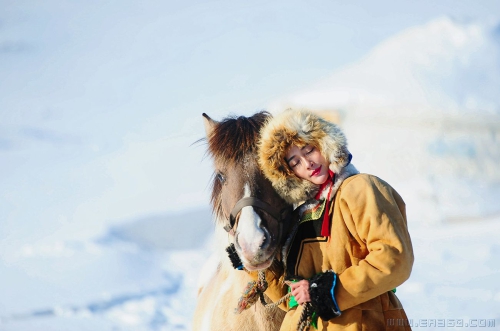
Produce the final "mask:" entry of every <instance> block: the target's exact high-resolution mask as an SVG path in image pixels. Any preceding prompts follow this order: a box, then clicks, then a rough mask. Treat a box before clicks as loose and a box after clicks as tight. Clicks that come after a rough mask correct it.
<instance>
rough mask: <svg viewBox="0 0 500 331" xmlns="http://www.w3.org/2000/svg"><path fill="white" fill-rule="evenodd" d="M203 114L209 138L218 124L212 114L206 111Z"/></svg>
mask: <svg viewBox="0 0 500 331" xmlns="http://www.w3.org/2000/svg"><path fill="white" fill-rule="evenodd" d="M202 115H203V123H204V124H205V134H206V135H207V138H209V137H210V135H211V134H212V131H213V130H214V128H215V126H216V125H217V121H214V120H213V119H211V118H210V116H208V115H207V114H205V113H203V114H202Z"/></svg>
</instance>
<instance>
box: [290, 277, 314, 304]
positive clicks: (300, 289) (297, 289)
mask: <svg viewBox="0 0 500 331" xmlns="http://www.w3.org/2000/svg"><path fill="white" fill-rule="evenodd" d="M290 288H291V289H292V295H293V296H294V297H295V300H296V301H297V303H298V304H299V305H303V304H304V303H306V302H311V297H310V295H309V281H307V280H301V281H298V282H296V283H291V284H290Z"/></svg>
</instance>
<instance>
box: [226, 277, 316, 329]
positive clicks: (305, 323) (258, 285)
mask: <svg viewBox="0 0 500 331" xmlns="http://www.w3.org/2000/svg"><path fill="white" fill-rule="evenodd" d="M267 286H268V283H267V280H266V274H265V273H264V271H262V270H259V273H258V278H257V281H251V282H249V283H248V284H247V286H246V287H245V289H244V290H243V294H242V295H241V297H240V299H239V300H238V306H237V307H236V308H235V313H237V314H240V313H241V312H243V311H244V310H246V309H248V308H250V307H251V306H253V305H254V304H255V303H256V302H257V300H258V299H259V298H260V302H261V303H262V305H263V306H264V308H265V309H274V308H277V307H278V306H279V305H281V304H282V303H283V302H285V301H286V300H288V299H289V298H290V297H291V296H292V293H291V292H288V293H287V294H286V295H284V296H282V297H281V298H280V299H279V300H278V301H276V302H272V303H267V302H266V299H265V298H264V292H265V291H266V290H267ZM312 314H313V308H312V305H311V303H310V302H306V303H305V304H304V308H303V310H302V313H301V315H300V319H299V322H298V325H297V331H304V330H305V329H306V328H308V327H309V326H311V322H312Z"/></svg>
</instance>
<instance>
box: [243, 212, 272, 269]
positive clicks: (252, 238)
mask: <svg viewBox="0 0 500 331" xmlns="http://www.w3.org/2000/svg"><path fill="white" fill-rule="evenodd" d="M247 208H248V209H247ZM245 209H246V210H245ZM262 223H263V222H262V220H261V219H260V217H259V216H258V215H257V213H255V211H254V210H253V208H252V207H245V208H243V209H242V211H241V214H240V219H239V222H238V228H237V231H236V236H235V246H236V249H237V250H238V251H240V254H242V255H243V257H244V258H245V259H246V260H248V261H255V262H258V261H259V260H260V257H261V256H262V255H265V254H264V252H265V251H266V249H267V248H268V247H269V246H270V244H271V236H270V234H269V231H268V230H267V228H265V227H264V226H262Z"/></svg>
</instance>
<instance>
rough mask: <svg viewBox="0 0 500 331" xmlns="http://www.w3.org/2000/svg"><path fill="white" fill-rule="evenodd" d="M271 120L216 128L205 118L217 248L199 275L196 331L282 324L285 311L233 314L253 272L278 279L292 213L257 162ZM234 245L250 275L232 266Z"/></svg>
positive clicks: (262, 116)
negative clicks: (264, 129)
mask: <svg viewBox="0 0 500 331" xmlns="http://www.w3.org/2000/svg"><path fill="white" fill-rule="evenodd" d="M269 116H271V115H270V114H269V113H267V112H264V111H262V112H258V113H256V114H254V115H253V116H251V117H244V116H239V117H227V118H225V119H223V120H222V121H220V122H218V121H215V120H213V119H211V118H210V117H209V116H208V115H207V114H205V113H203V118H204V124H205V132H206V141H207V143H208V154H209V155H210V156H211V157H212V159H213V162H214V168H215V171H214V175H213V178H212V193H211V205H212V211H213V214H214V216H215V217H214V218H215V224H216V226H215V242H216V246H217V247H216V249H215V252H214V253H213V254H212V256H211V257H210V259H209V260H208V261H207V262H206V263H205V266H204V267H203V269H202V271H201V276H202V277H203V278H202V279H201V281H200V283H199V290H198V298H197V304H196V308H195V312H194V318H193V331H221V330H224V331H233V330H238V331H254V330H255V331H257V330H259V331H275V330H279V328H280V325H281V322H282V320H283V318H284V315H285V313H284V311H282V310H281V309H279V308H276V307H274V308H269V307H264V305H261V304H256V305H255V306H254V307H252V308H251V309H247V310H243V311H241V312H240V313H239V314H237V313H235V308H236V306H237V304H238V299H239V298H240V297H241V296H242V291H243V290H244V289H245V286H247V285H248V284H249V282H251V281H252V280H254V279H255V278H254V277H252V276H251V275H250V273H249V271H256V270H264V269H266V270H268V271H271V272H272V273H273V274H274V275H275V276H276V277H278V276H279V273H280V264H279V263H278V262H277V261H276V255H277V254H279V252H280V250H281V247H282V241H283V238H284V237H285V233H284V232H285V231H286V228H287V226H288V223H289V222H290V221H289V219H290V218H289V217H288V216H287V215H290V213H291V212H292V206H291V205H288V204H287V203H286V202H285V201H284V200H283V199H282V198H281V197H280V196H279V195H278V194H277V193H276V191H275V190H274V189H273V187H272V185H271V182H270V181H269V180H267V178H265V176H264V175H263V173H262V172H261V170H260V168H259V165H258V162H257V147H258V146H257V145H258V140H259V131H260V128H261V127H262V126H263V125H264V124H265V122H266V120H267V119H268V118H269ZM231 244H233V245H234V251H235V252H236V253H237V256H238V257H239V259H240V260H241V262H242V266H243V269H246V270H238V269H235V263H231V261H230V259H229V257H228V255H227V253H226V251H227V246H230V245H231ZM240 268H241V266H240ZM266 298H267V297H266ZM267 299H268V298H267Z"/></svg>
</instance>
